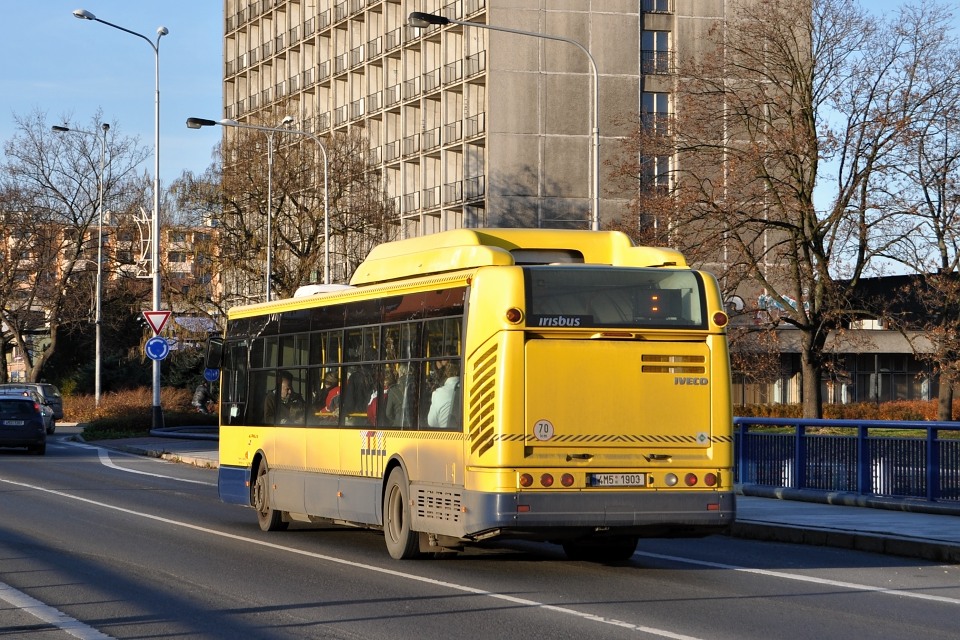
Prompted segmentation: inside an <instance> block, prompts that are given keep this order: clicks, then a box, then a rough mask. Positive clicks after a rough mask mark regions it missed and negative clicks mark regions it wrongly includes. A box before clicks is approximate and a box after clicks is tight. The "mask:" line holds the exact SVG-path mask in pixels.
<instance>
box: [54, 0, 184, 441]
mask: <svg viewBox="0 0 960 640" xmlns="http://www.w3.org/2000/svg"><path fill="white" fill-rule="evenodd" d="M73 15H74V16H76V17H77V18H79V19H81V20H92V21H94V22H99V23H101V24H105V25H107V26H108V27H113V28H114V29H118V30H120V31H123V32H124V33H129V34H130V35H133V36H136V37H138V38H141V39H142V40H144V41H145V42H146V43H147V44H149V45H150V48H151V49H153V54H154V61H155V64H154V87H155V88H156V90H155V92H154V95H155V97H154V109H153V219H152V220H151V221H150V223H151V224H150V235H151V238H150V252H151V256H152V260H151V265H150V274H151V277H152V279H153V311H160V38H162V37H163V36H165V35H167V34H168V33H170V31H169V30H168V29H167V28H166V27H157V40H156V42H153V41H152V40H150V38H148V37H147V36H145V35H143V34H141V33H137V32H136V31H131V30H130V29H126V28H124V27H121V26H119V25H116V24H113V23H112V22H107V21H106V20H101V19H100V18H98V17H97V16H95V15H93V14H92V13H90V12H89V11H86V10H84V9H76V10H75V11H74V12H73ZM152 423H153V428H154V429H158V428H160V427H163V409H162V408H161V407H160V361H159V360H154V361H153V419H152Z"/></svg>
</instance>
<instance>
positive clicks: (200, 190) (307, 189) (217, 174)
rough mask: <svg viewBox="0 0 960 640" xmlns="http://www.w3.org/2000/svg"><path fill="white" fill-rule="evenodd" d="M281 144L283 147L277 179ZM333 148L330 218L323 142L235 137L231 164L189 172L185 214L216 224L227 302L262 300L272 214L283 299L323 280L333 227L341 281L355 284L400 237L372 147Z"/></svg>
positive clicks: (235, 133) (348, 142) (237, 133)
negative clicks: (363, 266)
mask: <svg viewBox="0 0 960 640" xmlns="http://www.w3.org/2000/svg"><path fill="white" fill-rule="evenodd" d="M271 139H272V140H273V141H274V143H275V145H276V147H275V149H274V153H273V169H272V172H271V174H270V175H269V176H268V163H267V151H268V148H267V145H268V144H269V143H270V140H271ZM323 141H324V146H325V148H326V153H327V158H328V176H327V187H328V196H329V200H328V202H327V208H328V209H329V219H328V220H327V219H325V209H324V191H323V186H324V168H323V162H322V155H321V154H320V150H319V149H318V148H317V144H316V142H315V141H314V140H311V139H308V138H306V137H304V136H298V135H292V134H291V135H285V134H282V133H279V132H278V133H275V134H274V135H273V136H272V137H271V136H267V135H264V133H263V132H260V131H251V130H245V129H237V130H231V131H230V133H229V135H227V136H226V138H225V141H224V142H223V143H222V144H221V147H220V157H221V158H222V160H219V159H218V160H215V162H214V163H213V164H212V165H211V167H209V168H208V169H207V171H206V172H205V173H204V174H203V175H201V176H194V175H191V174H184V176H182V177H181V179H180V180H178V181H177V184H175V185H174V187H173V188H174V190H175V192H176V194H177V200H178V203H179V207H180V208H181V209H183V210H184V211H192V212H193V213H192V215H193V218H194V219H208V220H210V221H211V223H212V224H213V225H215V226H216V229H217V234H218V236H219V242H218V252H217V253H216V255H213V256H211V259H212V260H216V261H217V263H218V264H219V265H221V266H222V267H223V268H224V269H223V270H224V272H230V274H231V276H230V277H225V279H224V281H223V285H224V298H225V300H224V301H220V302H222V303H225V305H229V304H234V303H237V302H242V301H250V300H251V299H258V296H259V295H261V292H262V291H263V288H264V286H263V282H264V275H263V274H264V265H265V263H266V252H267V244H266V243H267V234H266V227H267V215H268V211H269V212H270V213H271V214H272V218H271V234H270V235H271V240H272V244H273V247H272V258H273V259H272V269H271V271H272V273H271V284H272V287H273V289H274V290H275V291H277V292H278V294H279V295H281V296H290V295H293V293H294V292H295V291H296V289H297V288H298V287H299V286H301V285H304V284H309V283H316V282H321V281H323V279H324V266H325V265H324V256H325V247H324V242H325V228H326V229H328V230H329V242H330V245H329V247H328V248H327V249H328V250H329V252H330V259H331V266H332V268H331V272H332V273H331V277H330V281H331V282H343V281H345V280H346V279H347V278H349V275H350V273H352V270H353V268H355V267H356V265H357V264H359V261H360V260H362V259H363V258H364V257H365V256H366V253H367V252H369V250H370V248H372V247H373V246H374V245H375V244H377V243H379V242H382V241H384V240H387V239H390V238H391V237H393V235H395V233H396V231H395V230H396V228H397V227H396V226H395V225H394V222H395V221H394V220H392V216H391V212H390V209H389V208H388V207H387V205H386V204H385V202H386V198H385V197H384V196H383V193H382V185H381V182H380V176H379V174H378V173H377V172H376V171H374V170H372V169H371V168H370V167H369V166H367V164H366V150H367V142H366V139H365V138H364V137H363V136H362V135H360V134H358V133H351V134H339V133H335V134H333V135H332V136H330V137H327V138H325V139H323ZM268 178H269V183H268ZM268 187H269V188H268ZM268 193H271V194H272V202H268V201H269V198H268ZM325 225H326V227H325Z"/></svg>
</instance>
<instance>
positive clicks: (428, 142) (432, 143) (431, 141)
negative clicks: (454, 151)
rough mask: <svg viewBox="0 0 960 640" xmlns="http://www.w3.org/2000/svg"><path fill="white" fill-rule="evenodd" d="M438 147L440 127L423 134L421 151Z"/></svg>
mask: <svg viewBox="0 0 960 640" xmlns="http://www.w3.org/2000/svg"><path fill="white" fill-rule="evenodd" d="M439 146H440V127H435V128H433V129H428V130H426V131H424V132H423V150H424V151H429V150H430V149H435V148H437V147H439Z"/></svg>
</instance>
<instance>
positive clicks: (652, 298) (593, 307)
mask: <svg viewBox="0 0 960 640" xmlns="http://www.w3.org/2000/svg"><path fill="white" fill-rule="evenodd" d="M524 271H525V276H526V287H527V326H528V327H570V328H577V327H599V328H605V327H617V328H629V327H639V328H655V329H657V328H673V327H684V328H688V329H704V328H706V326H707V319H706V303H705V300H704V294H703V282H702V280H701V279H700V275H699V274H698V273H697V272H695V271H676V270H663V269H639V268H634V269H624V268H614V267H592V266H575V267H564V266H542V267H539V266H538V267H527V268H525V269H524Z"/></svg>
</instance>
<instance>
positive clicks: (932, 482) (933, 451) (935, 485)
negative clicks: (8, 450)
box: [927, 427, 940, 502]
mask: <svg viewBox="0 0 960 640" xmlns="http://www.w3.org/2000/svg"><path fill="white" fill-rule="evenodd" d="M939 435H940V433H939V430H938V429H936V428H934V427H927V500H929V501H931V502H936V501H937V500H939V499H940V447H938V446H937V437H938V436H939Z"/></svg>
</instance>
